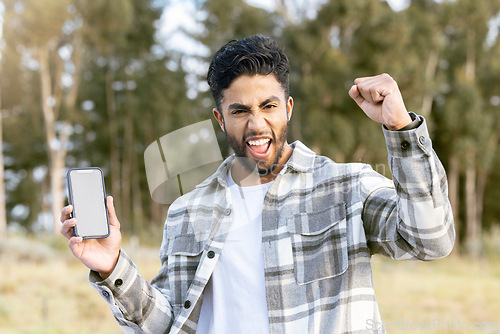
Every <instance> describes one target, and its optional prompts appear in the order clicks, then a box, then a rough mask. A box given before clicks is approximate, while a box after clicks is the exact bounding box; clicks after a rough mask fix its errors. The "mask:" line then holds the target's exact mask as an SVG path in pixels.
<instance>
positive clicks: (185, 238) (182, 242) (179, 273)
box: [165, 233, 204, 316]
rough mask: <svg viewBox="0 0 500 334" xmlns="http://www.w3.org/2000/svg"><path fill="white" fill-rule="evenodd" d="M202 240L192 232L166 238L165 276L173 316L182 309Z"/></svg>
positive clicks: (200, 250)
mask: <svg viewBox="0 0 500 334" xmlns="http://www.w3.org/2000/svg"><path fill="white" fill-rule="evenodd" d="M203 247H204V242H203V241H197V240H196V237H195V235H194V234H190V233H187V234H181V235H177V236H175V237H172V238H169V239H167V245H166V252H165V255H166V256H167V259H168V260H167V278H168V281H169V285H170V293H171V303H172V306H173V308H174V316H177V314H178V313H179V311H180V310H181V309H182V306H183V304H184V301H185V298H186V296H187V292H188V290H189V287H190V286H191V283H192V282H193V280H194V277H195V274H196V270H197V269H198V265H199V264H200V260H201V255H202V253H203Z"/></svg>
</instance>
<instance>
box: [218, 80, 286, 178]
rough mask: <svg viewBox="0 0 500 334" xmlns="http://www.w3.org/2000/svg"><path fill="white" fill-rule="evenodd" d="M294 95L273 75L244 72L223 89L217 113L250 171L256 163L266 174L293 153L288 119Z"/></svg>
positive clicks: (231, 142)
mask: <svg viewBox="0 0 500 334" xmlns="http://www.w3.org/2000/svg"><path fill="white" fill-rule="evenodd" d="M292 108H293V99H292V98H291V97H289V98H288V99H286V97H285V92H284V90H283V88H282V87H281V85H280V84H279V82H278V81H277V80H276V78H275V77H274V76H273V75H266V76H261V75H256V76H252V77H250V76H247V75H243V76H240V77H238V78H236V79H235V80H234V81H233V82H231V84H230V85H229V87H228V88H227V89H226V90H225V91H224V97H223V99H222V102H221V109H222V110H220V111H219V110H217V109H214V116H215V118H216V119H217V121H218V122H219V124H220V126H221V128H222V130H223V131H224V132H225V133H226V137H227V139H228V142H229V145H230V146H231V147H232V148H233V150H234V152H235V155H236V156H237V157H238V158H239V159H238V161H239V162H240V163H241V165H242V166H243V167H244V168H245V169H246V170H247V171H249V172H252V171H254V170H255V167H256V166H257V168H258V171H259V174H261V175H267V174H269V173H270V172H272V171H273V170H274V168H275V167H276V166H278V164H280V165H283V164H284V163H285V162H286V160H288V157H289V155H290V151H291V147H290V146H289V145H288V143H287V139H286V136H287V130H288V121H289V119H290V117H291V115H292Z"/></svg>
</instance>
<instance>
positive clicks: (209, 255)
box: [207, 251, 215, 259]
mask: <svg viewBox="0 0 500 334" xmlns="http://www.w3.org/2000/svg"><path fill="white" fill-rule="evenodd" d="M207 256H208V258H209V259H213V258H214V257H215V252H214V251H208V253H207Z"/></svg>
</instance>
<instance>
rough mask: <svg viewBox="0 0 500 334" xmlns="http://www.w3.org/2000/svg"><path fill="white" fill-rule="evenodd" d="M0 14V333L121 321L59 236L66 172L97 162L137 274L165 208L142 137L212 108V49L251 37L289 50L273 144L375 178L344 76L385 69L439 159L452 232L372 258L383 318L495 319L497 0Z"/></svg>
mask: <svg viewBox="0 0 500 334" xmlns="http://www.w3.org/2000/svg"><path fill="white" fill-rule="evenodd" d="M0 20H1V21H0V23H1V30H0V110H1V117H0V141H1V142H0V144H1V145H0V147H2V150H0V333H97V332H100V333H115V332H120V331H119V330H118V329H117V325H116V323H114V320H113V318H112V316H111V314H110V312H109V310H108V309H107V306H106V305H105V303H104V301H101V300H100V297H99V296H98V295H97V296H96V294H95V293H94V292H93V291H92V288H91V287H90V285H88V284H87V283H86V282H85V281H86V280H87V277H86V275H87V271H86V270H85V268H83V267H82V266H81V265H80V264H79V263H76V262H75V261H76V260H74V259H73V258H72V257H71V254H69V253H70V252H69V250H68V249H67V246H66V240H64V238H63V237H61V236H59V228H60V223H59V213H60V209H61V208H62V207H63V206H64V205H65V204H66V203H67V201H66V196H67V192H66V184H65V173H66V171H67V169H68V168H71V167H82V166H99V167H101V168H102V169H103V170H104V172H105V180H106V188H107V192H108V193H109V194H111V195H113V196H114V198H115V205H116V208H117V211H118V216H119V218H120V221H121V224H122V231H123V233H124V239H125V241H124V248H126V250H127V252H128V253H130V254H131V255H132V257H133V259H134V260H136V262H137V264H138V266H139V267H140V269H141V271H142V272H143V274H144V276H145V277H146V278H148V279H151V278H152V277H153V276H154V274H155V273H156V272H157V271H158V269H159V261H157V260H156V257H157V252H158V249H159V245H160V242H161V231H162V226H163V222H164V219H165V217H166V212H167V209H168V206H167V205H162V204H158V203H155V202H154V201H153V200H152V199H151V196H150V193H149V189H148V183H147V180H146V172H145V167H144V151H145V149H146V147H148V145H150V144H151V143H152V142H154V141H155V140H156V139H158V138H160V137H161V136H163V135H165V134H167V133H169V132H171V131H174V130H176V129H179V128H182V127H184V126H188V125H191V124H193V123H196V122H199V121H204V120H207V119H212V116H211V115H212V112H211V110H212V108H213V106H214V105H213V101H212V99H211V96H210V93H209V91H208V85H207V83H206V80H205V79H206V71H207V66H208V63H209V61H210V59H211V55H212V54H213V53H214V52H215V51H216V50H217V49H218V48H220V47H221V46H222V45H223V44H225V43H226V42H227V41H229V40H231V39H238V38H241V37H244V36H247V35H251V34H264V35H268V36H271V37H272V38H274V39H276V40H277V41H278V42H279V43H280V44H281V45H283V46H284V47H285V51H286V53H287V55H288V57H289V60H290V63H291V78H290V79H291V87H290V88H291V95H292V96H293V97H294V101H295V107H294V115H293V117H292V121H291V123H290V132H289V142H291V141H293V140H295V139H300V140H301V141H302V142H304V143H305V144H306V145H308V146H309V147H311V148H313V149H314V150H315V151H316V152H317V153H319V154H322V155H326V156H328V157H330V158H332V159H333V160H335V161H337V162H351V161H352V162H359V161H362V162H366V163H369V164H371V165H372V166H373V168H374V169H376V170H377V171H379V172H380V173H382V174H385V175H386V176H388V177H390V171H389V168H388V166H387V151H386V148H385V145H384V138H383V135H382V131H381V129H380V125H379V124H375V123H374V122H372V121H371V120H369V119H368V118H367V117H366V116H365V115H364V114H363V112H362V111H361V110H359V108H358V107H357V106H356V105H355V103H354V102H353V101H352V100H351V99H350V98H349V96H348V95H347V91H348V90H349V88H350V86H351V85H352V83H353V80H354V79H355V78H356V77H361V76H368V75H375V74H380V73H383V72H387V73H390V74H391V76H392V77H394V78H395V79H396V81H397V82H398V84H399V87H400V89H401V91H402V93H403V97H404V99H405V102H406V106H407V108H408V110H412V111H415V112H416V113H418V114H420V115H423V116H425V117H426V119H427V122H428V126H429V130H430V132H431V137H432V139H433V145H434V148H435V150H436V152H437V154H438V156H439V157H440V159H441V161H442V163H443V165H444V167H445V169H446V171H447V173H448V182H449V197H450V200H451V203H452V206H453V210H454V216H455V223H456V229H457V234H458V239H457V243H456V247H455V250H454V253H453V254H452V256H451V257H450V258H449V259H446V260H441V261H437V262H436V263H432V264H424V265H425V266H422V264H419V263H404V264H400V263H398V264H393V262H391V261H387V260H384V259H379V258H375V259H374V272H375V286H376V289H377V295H378V297H379V299H380V305H381V312H382V316H383V319H384V320H387V321H388V322H389V321H398V320H400V319H403V320H408V321H410V323H409V324H412V321H424V320H432V319H441V320H442V323H445V322H446V321H448V325H449V324H450V323H452V321H462V323H466V324H468V326H470V327H472V324H473V323H474V322H480V323H481V324H483V323H486V324H493V325H491V326H484V327H483V328H482V332H485V333H500V323H496V322H495V321H500V319H499V317H498V314H500V304H499V301H498V300H497V301H495V300H494V299H493V297H494V296H498V294H499V293H500V279H499V278H500V269H499V268H500V266H499V264H500V261H499V260H498V259H499V255H500V205H498V204H499V202H500V168H499V167H500V154H499V141H500V112H499V111H500V40H499V36H498V34H499V27H500V0H454V1H451V0H448V1H446V0H441V1H437V0H434V1H433V0H392V1H387V2H386V1H383V0H356V1H352V0H309V1H306V0H295V1H294V0H267V1H264V0H247V1H243V0H184V1H181V0H171V1H168V0H99V1H88V0H87V1H85V0H43V1H42V0H1V1H0ZM212 123H213V126H214V129H215V130H216V133H217V136H218V139H219V143H220V147H221V149H222V151H223V152H222V154H223V156H224V157H226V156H227V155H228V154H229V149H228V146H227V144H226V143H225V141H224V136H223V134H222V133H221V131H219V129H218V126H217V125H216V122H215V120H212ZM379 277H380V278H379ZM478 277H479V278H478ZM409 282H410V283H409ZM398 284H399V285H398ZM408 286H411V287H412V288H411V289H408ZM399 289H400V290H399ZM465 291H467V293H466V292H465ZM401 296H407V298H404V300H407V302H408V303H409V301H411V303H409V304H408V305H406V306H404V307H402V304H401V303H403V302H402V300H403V298H402V297H401ZM497 299H498V298H497ZM403 304H404V303H403ZM495 323H496V324H497V325H498V327H496V329H492V328H493V327H495V326H494V324H495ZM448 327H450V326H448ZM486 327H487V328H486ZM395 328H396V327H393V326H391V328H390V329H391V330H390V331H389V332H398V331H400V330H401V328H396V329H395ZM404 328H408V326H406V327H404ZM448 329H449V328H448ZM448 329H447V328H444V329H443V328H441V329H440V330H437V331H434V332H436V333H445V332H453V331H452V330H450V331H448ZM462 329H463V328H462ZM401 332H405V331H404V330H403V331H401ZM428 332H433V331H428Z"/></svg>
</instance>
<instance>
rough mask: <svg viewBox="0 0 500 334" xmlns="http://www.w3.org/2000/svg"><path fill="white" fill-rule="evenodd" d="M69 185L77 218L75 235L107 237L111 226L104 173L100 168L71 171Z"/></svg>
mask: <svg viewBox="0 0 500 334" xmlns="http://www.w3.org/2000/svg"><path fill="white" fill-rule="evenodd" d="M68 185H69V189H70V200H71V202H72V203H71V204H72V205H73V216H74V217H75V218H76V229H75V234H76V235H77V236H80V237H84V238H100V237H106V236H107V235H108V234H109V224H108V216H107V212H106V205H105V191H104V183H103V176H102V171H101V170H100V169H99V168H85V169H71V170H69V172H68Z"/></svg>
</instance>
